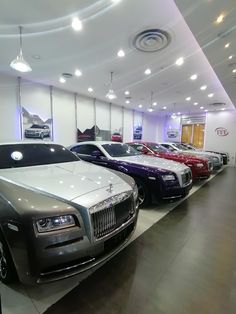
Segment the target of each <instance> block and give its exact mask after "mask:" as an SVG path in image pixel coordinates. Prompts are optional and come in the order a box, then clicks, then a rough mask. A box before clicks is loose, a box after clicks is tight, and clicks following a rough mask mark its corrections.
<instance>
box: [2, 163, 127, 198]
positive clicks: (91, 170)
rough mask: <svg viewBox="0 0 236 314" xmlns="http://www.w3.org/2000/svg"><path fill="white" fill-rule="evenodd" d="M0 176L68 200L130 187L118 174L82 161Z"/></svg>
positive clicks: (11, 171)
mask: <svg viewBox="0 0 236 314" xmlns="http://www.w3.org/2000/svg"><path fill="white" fill-rule="evenodd" d="M0 177H2V178H3V179H7V180H10V181H12V182H13V183H16V184H19V185H23V186H25V187H28V188H31V189H34V190H38V191H43V192H46V193H49V194H53V195H55V196H57V197H60V198H63V199H66V200H69V201H72V200H73V199H76V198H78V197H80V196H82V195H86V194H88V193H91V192H92V191H95V190H99V189H104V187H108V186H109V185H110V184H111V183H112V184H113V186H114V185H122V186H124V187H123V188H124V189H126V190H128V188H129V185H128V184H127V183H126V182H125V181H124V180H122V179H121V178H120V177H119V176H118V175H116V174H114V173H112V172H111V171H109V170H107V169H104V168H101V167H98V166H95V165H92V164H90V163H87V162H83V161H75V162H68V163H60V164H50V165H41V166H32V167H22V168H11V169H0ZM130 189H131V188H130Z"/></svg>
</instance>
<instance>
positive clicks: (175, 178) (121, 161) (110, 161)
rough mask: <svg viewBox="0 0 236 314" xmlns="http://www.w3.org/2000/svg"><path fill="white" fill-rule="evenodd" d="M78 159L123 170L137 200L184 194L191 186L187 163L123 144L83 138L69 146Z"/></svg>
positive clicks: (190, 174) (144, 203) (142, 200)
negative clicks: (127, 176) (133, 187)
mask: <svg viewBox="0 0 236 314" xmlns="http://www.w3.org/2000/svg"><path fill="white" fill-rule="evenodd" d="M69 149H70V150H71V151H72V152H74V153H76V154H77V155H78V156H79V157H80V158H81V159H83V160H86V161H88V162H92V163H94V164H97V165H101V166H103V167H107V168H110V169H114V170H118V171H121V172H124V173H126V174H128V175H130V176H132V177H133V178H134V180H135V181H136V183H137V185H138V199H139V204H140V205H142V206H144V205H147V204H149V203H150V202H151V201H152V196H154V197H155V198H156V199H164V198H176V197H181V196H185V195H187V194H188V192H189V190H190V189H191V187H192V173H191V170H190V168H189V167H187V166H185V165H183V164H180V163H176V162H174V161H171V160H164V159H161V158H155V157H152V156H144V155H142V154H140V153H139V152H137V151H136V150H135V149H134V148H132V147H131V146H129V145H127V144H122V143H115V142H102V141H100V142H99V141H98V142H83V143H77V144H75V145H72V146H70V147H69Z"/></svg>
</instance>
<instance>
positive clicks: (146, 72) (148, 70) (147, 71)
mask: <svg viewBox="0 0 236 314" xmlns="http://www.w3.org/2000/svg"><path fill="white" fill-rule="evenodd" d="M144 73H145V74H146V75H150V74H151V73H152V71H151V69H147V70H145V72H144Z"/></svg>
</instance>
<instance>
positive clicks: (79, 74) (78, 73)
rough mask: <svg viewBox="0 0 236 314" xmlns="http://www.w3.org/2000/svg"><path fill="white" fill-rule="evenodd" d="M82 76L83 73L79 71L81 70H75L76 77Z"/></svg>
mask: <svg viewBox="0 0 236 314" xmlns="http://www.w3.org/2000/svg"><path fill="white" fill-rule="evenodd" d="M81 75H82V72H81V71H80V70H79V69H76V70H75V76H78V77H79V76H81Z"/></svg>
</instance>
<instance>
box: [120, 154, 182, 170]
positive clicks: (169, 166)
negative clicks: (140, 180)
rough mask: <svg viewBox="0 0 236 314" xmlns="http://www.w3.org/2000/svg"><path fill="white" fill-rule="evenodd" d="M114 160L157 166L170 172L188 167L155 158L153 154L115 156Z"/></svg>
mask: <svg viewBox="0 0 236 314" xmlns="http://www.w3.org/2000/svg"><path fill="white" fill-rule="evenodd" d="M115 159H116V160H120V161H125V162H129V163H132V164H137V165H141V166H147V167H152V168H159V169H162V170H168V171H172V172H182V171H184V170H186V169H188V167H187V166H185V165H184V164H181V163H178V162H175V161H172V160H167V159H163V158H157V157H154V156H145V155H137V156H128V157H116V158H115Z"/></svg>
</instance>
